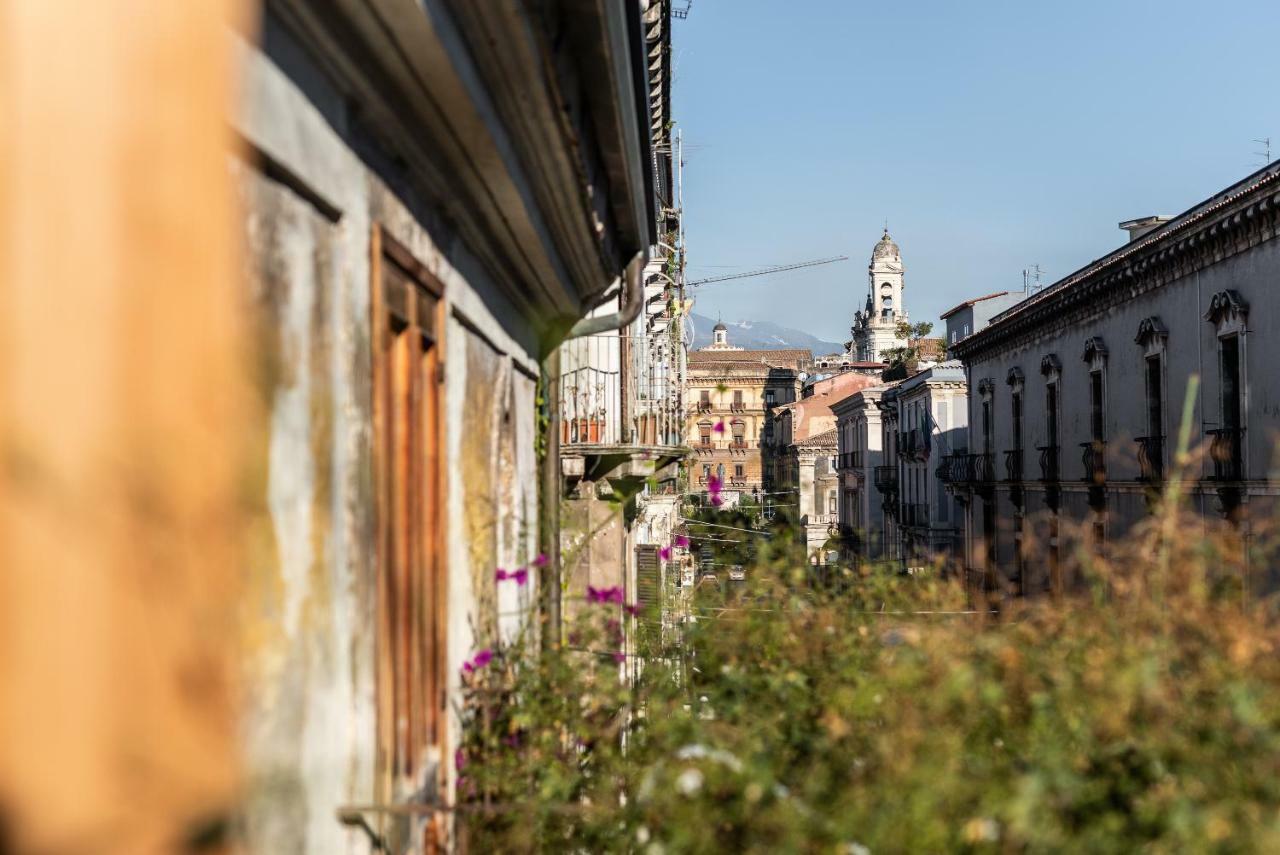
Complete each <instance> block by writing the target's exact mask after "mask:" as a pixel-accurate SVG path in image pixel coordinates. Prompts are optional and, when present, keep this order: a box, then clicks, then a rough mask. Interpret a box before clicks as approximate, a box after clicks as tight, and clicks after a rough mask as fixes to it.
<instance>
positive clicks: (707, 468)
mask: <svg viewBox="0 0 1280 855" xmlns="http://www.w3.org/2000/svg"><path fill="white" fill-rule="evenodd" d="M702 480H703V481H709V480H711V464H710V463H704V464H702Z"/></svg>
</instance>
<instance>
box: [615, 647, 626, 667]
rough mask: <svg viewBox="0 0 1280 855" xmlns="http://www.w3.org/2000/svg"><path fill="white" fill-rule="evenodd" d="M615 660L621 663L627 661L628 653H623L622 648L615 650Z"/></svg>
mask: <svg viewBox="0 0 1280 855" xmlns="http://www.w3.org/2000/svg"><path fill="white" fill-rule="evenodd" d="M613 661H614V662H617V663H618V664H619V665H621V664H622V663H623V662H626V661H627V654H625V653H623V652H622V651H621V650H615V651H614V653H613Z"/></svg>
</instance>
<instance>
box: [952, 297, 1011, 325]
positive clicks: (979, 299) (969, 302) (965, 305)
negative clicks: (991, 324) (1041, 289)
mask: <svg viewBox="0 0 1280 855" xmlns="http://www.w3.org/2000/svg"><path fill="white" fill-rule="evenodd" d="M1008 293H1009V292H1008V291H997V292H995V293H994V294H987V295H986V296H985V297H974V298H973V299H972V300H965V301H964V302H963V303H961V304H960V305H958V306H956V307H954V308H951V309H947V310H946V311H945V312H943V313H942V314H941V315H938V317H939V319H941V320H944V321H945V320H946V319H947V318H949V317H951V316H952V315H954V314H955V313H956V312H958V311H960V310H961V309H967V308H968V307H969V306H972V305H973V304H974V303H981V302H982V301H983V300H994V299H995V298H996V297H1003V296H1004V295H1005V294H1008Z"/></svg>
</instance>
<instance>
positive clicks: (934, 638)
mask: <svg viewBox="0 0 1280 855" xmlns="http://www.w3.org/2000/svg"><path fill="white" fill-rule="evenodd" d="M702 513H704V514H705V513H707V512H705V511H704V512H702ZM725 516H726V518H728V517H729V515H727V514H726V515H725ZM699 518H701V517H699ZM707 518H708V519H710V517H709V516H708V517H707ZM1192 520H1197V521H1198V520H1199V518H1198V517H1185V518H1184V517H1182V516H1181V515H1180V512H1179V511H1177V510H1176V509H1172V510H1170V511H1168V512H1167V513H1166V514H1162V515H1159V516H1155V517H1153V518H1152V519H1151V520H1150V521H1149V523H1148V524H1147V525H1145V526H1144V527H1143V528H1142V529H1140V530H1139V531H1137V532H1135V533H1134V536H1132V537H1130V538H1127V539H1126V541H1125V542H1124V543H1123V544H1117V545H1115V546H1114V547H1112V548H1110V551H1109V554H1108V555H1107V556H1106V557H1105V558H1103V557H1099V556H1098V555H1096V554H1094V553H1093V552H1092V551H1090V552H1089V553H1088V554H1081V555H1077V556H1073V557H1072V560H1071V562H1069V565H1070V566H1069V567H1067V568H1066V572H1065V578H1067V579H1068V580H1074V582H1070V581H1069V582H1068V587H1069V588H1070V589H1071V593H1069V594H1065V595H1062V596H1060V597H1056V598H1049V597H1045V598H1042V599H1040V600H1032V601H1030V602H1028V603H1026V604H1025V605H1024V604H1018V603H1014V604H1013V605H1012V606H1009V605H1007V604H1006V606H1005V610H1004V611H1003V612H1001V613H999V614H987V613H983V614H977V613H974V612H972V611H970V610H969V604H970V602H971V599H970V597H969V596H968V594H967V593H966V592H965V591H964V590H963V589H962V588H961V587H960V586H959V585H958V584H956V583H953V582H951V581H947V580H943V579H940V578H937V576H936V574H935V575H932V576H930V575H925V576H916V577H902V576H899V575H897V574H896V573H894V572H891V571H889V570H888V569H885V568H874V569H866V568H864V569H863V570H861V571H860V572H856V573H854V572H852V571H848V572H847V573H846V581H847V582H848V584H847V585H845V586H844V590H842V591H839V592H833V591H827V590H818V589H816V588H814V587H813V586H811V585H810V583H809V579H808V578H807V577H806V575H805V568H804V567H803V563H802V558H801V560H800V561H798V560H797V553H796V552H795V548H794V546H793V545H792V544H791V543H790V542H789V539H788V538H786V537H785V536H779V537H771V538H767V539H763V538H762V539H761V540H760V542H759V546H758V549H757V554H756V556H755V561H754V562H753V563H752V565H751V566H750V568H749V571H748V573H749V576H748V578H749V580H750V581H749V585H750V588H749V590H748V592H747V594H746V595H744V596H741V597H734V598H733V604H731V605H728V606H725V605H723V600H722V599H721V597H720V596H719V594H718V592H717V591H715V590H712V591H710V592H708V593H706V594H705V595H701V594H700V595H697V596H696V597H694V598H693V599H692V600H691V601H690V602H689V603H688V605H687V613H688V620H685V621H683V622H682V623H681V624H680V627H679V630H678V632H677V633H675V634H678V635H679V636H681V638H682V643H680V644H678V645H673V646H669V647H668V648H666V649H652V650H642V651H640V655H642V656H643V657H644V659H643V667H641V668H638V669H629V670H635V671H638V676H637V677H636V678H635V679H634V680H633V681H630V682H624V681H621V680H620V679H619V675H620V667H619V664H618V661H617V660H618V659H620V658H623V657H620V656H618V655H617V651H618V649H619V640H620V632H621V629H622V627H623V622H624V621H627V620H631V619H632V618H631V617H630V616H629V615H628V614H627V613H626V611H625V609H624V608H623V606H622V605H621V604H619V603H616V602H610V601H608V598H607V597H604V598H601V599H604V600H605V601H603V602H595V603H589V604H588V606H587V608H586V610H585V613H584V614H583V615H582V617H581V619H580V621H579V623H578V624H576V625H575V626H574V628H573V630H572V633H571V635H570V643H569V644H568V646H567V649H565V650H564V651H561V652H559V653H555V654H543V653H541V652H539V651H538V650H536V649H535V648H534V647H533V646H527V647H526V646H524V645H521V644H516V645H513V646H510V647H507V648H504V649H501V650H499V651H497V654H496V657H495V658H494V660H493V661H492V662H489V663H488V664H487V665H486V666H484V667H481V668H478V669H476V671H475V672H474V674H472V675H470V676H468V677H467V678H466V682H467V686H468V705H467V707H466V709H465V711H464V719H465V725H466V726H465V739H466V741H465V747H464V748H463V749H462V751H461V752H460V755H459V757H458V761H459V765H460V766H461V774H462V776H463V778H462V780H461V781H460V786H459V800H460V805H459V813H458V816H459V828H460V834H461V835H462V836H463V838H464V842H465V843H466V844H467V845H469V846H471V847H474V848H475V850H476V851H555V852H560V851H592V852H595V851H638V852H710V851H728V852H742V851H750V852H790V851H805V852H808V851H813V852H840V853H861V852H876V853H879V852H921V851H924V852H943V851H990V852H996V851H1000V852H1011V851H1033V852H1045V851H1051V852H1065V851H1072V852H1132V851H1139V850H1141V851H1151V852H1200V851H1224V852H1227V851H1231V852H1234V851H1278V850H1280V655H1277V653H1278V652H1280V631H1278V628H1277V626H1276V624H1275V622H1274V620H1273V618H1272V616H1271V614H1270V613H1269V611H1268V606H1269V605H1270V604H1269V603H1267V602H1259V601H1252V602H1249V603H1248V604H1245V601H1244V598H1242V596H1241V588H1240V585H1239V584H1238V580H1239V579H1240V578H1241V572H1242V571H1241V565H1242V563H1243V561H1242V558H1241V557H1240V555H1239V551H1238V549H1236V548H1235V547H1234V546H1233V543H1234V542H1235V535H1234V534H1233V533H1232V532H1230V531H1225V532H1221V533H1215V532H1213V531H1210V532H1209V533H1208V534H1207V535H1204V534H1202V532H1203V531H1204V529H1203V527H1202V526H1201V525H1200V524H1199V523H1198V522H1196V524H1194V525H1193V524H1192ZM1255 566H1256V564H1255ZM671 634H672V633H664V634H662V635H663V636H669V635H671ZM653 637H658V635H657V634H654V635H653Z"/></svg>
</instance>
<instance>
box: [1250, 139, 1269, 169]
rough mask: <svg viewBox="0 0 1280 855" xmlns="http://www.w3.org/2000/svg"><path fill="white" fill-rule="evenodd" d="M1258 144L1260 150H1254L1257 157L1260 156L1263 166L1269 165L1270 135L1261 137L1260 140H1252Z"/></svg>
mask: <svg viewBox="0 0 1280 855" xmlns="http://www.w3.org/2000/svg"><path fill="white" fill-rule="evenodd" d="M1254 142H1256V143H1257V144H1258V145H1260V146H1262V151H1255V152H1254V154H1256V155H1257V156H1258V157H1260V158H1262V165H1263V166H1270V165H1271V137H1263V138H1262V139H1260V140H1254Z"/></svg>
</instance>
